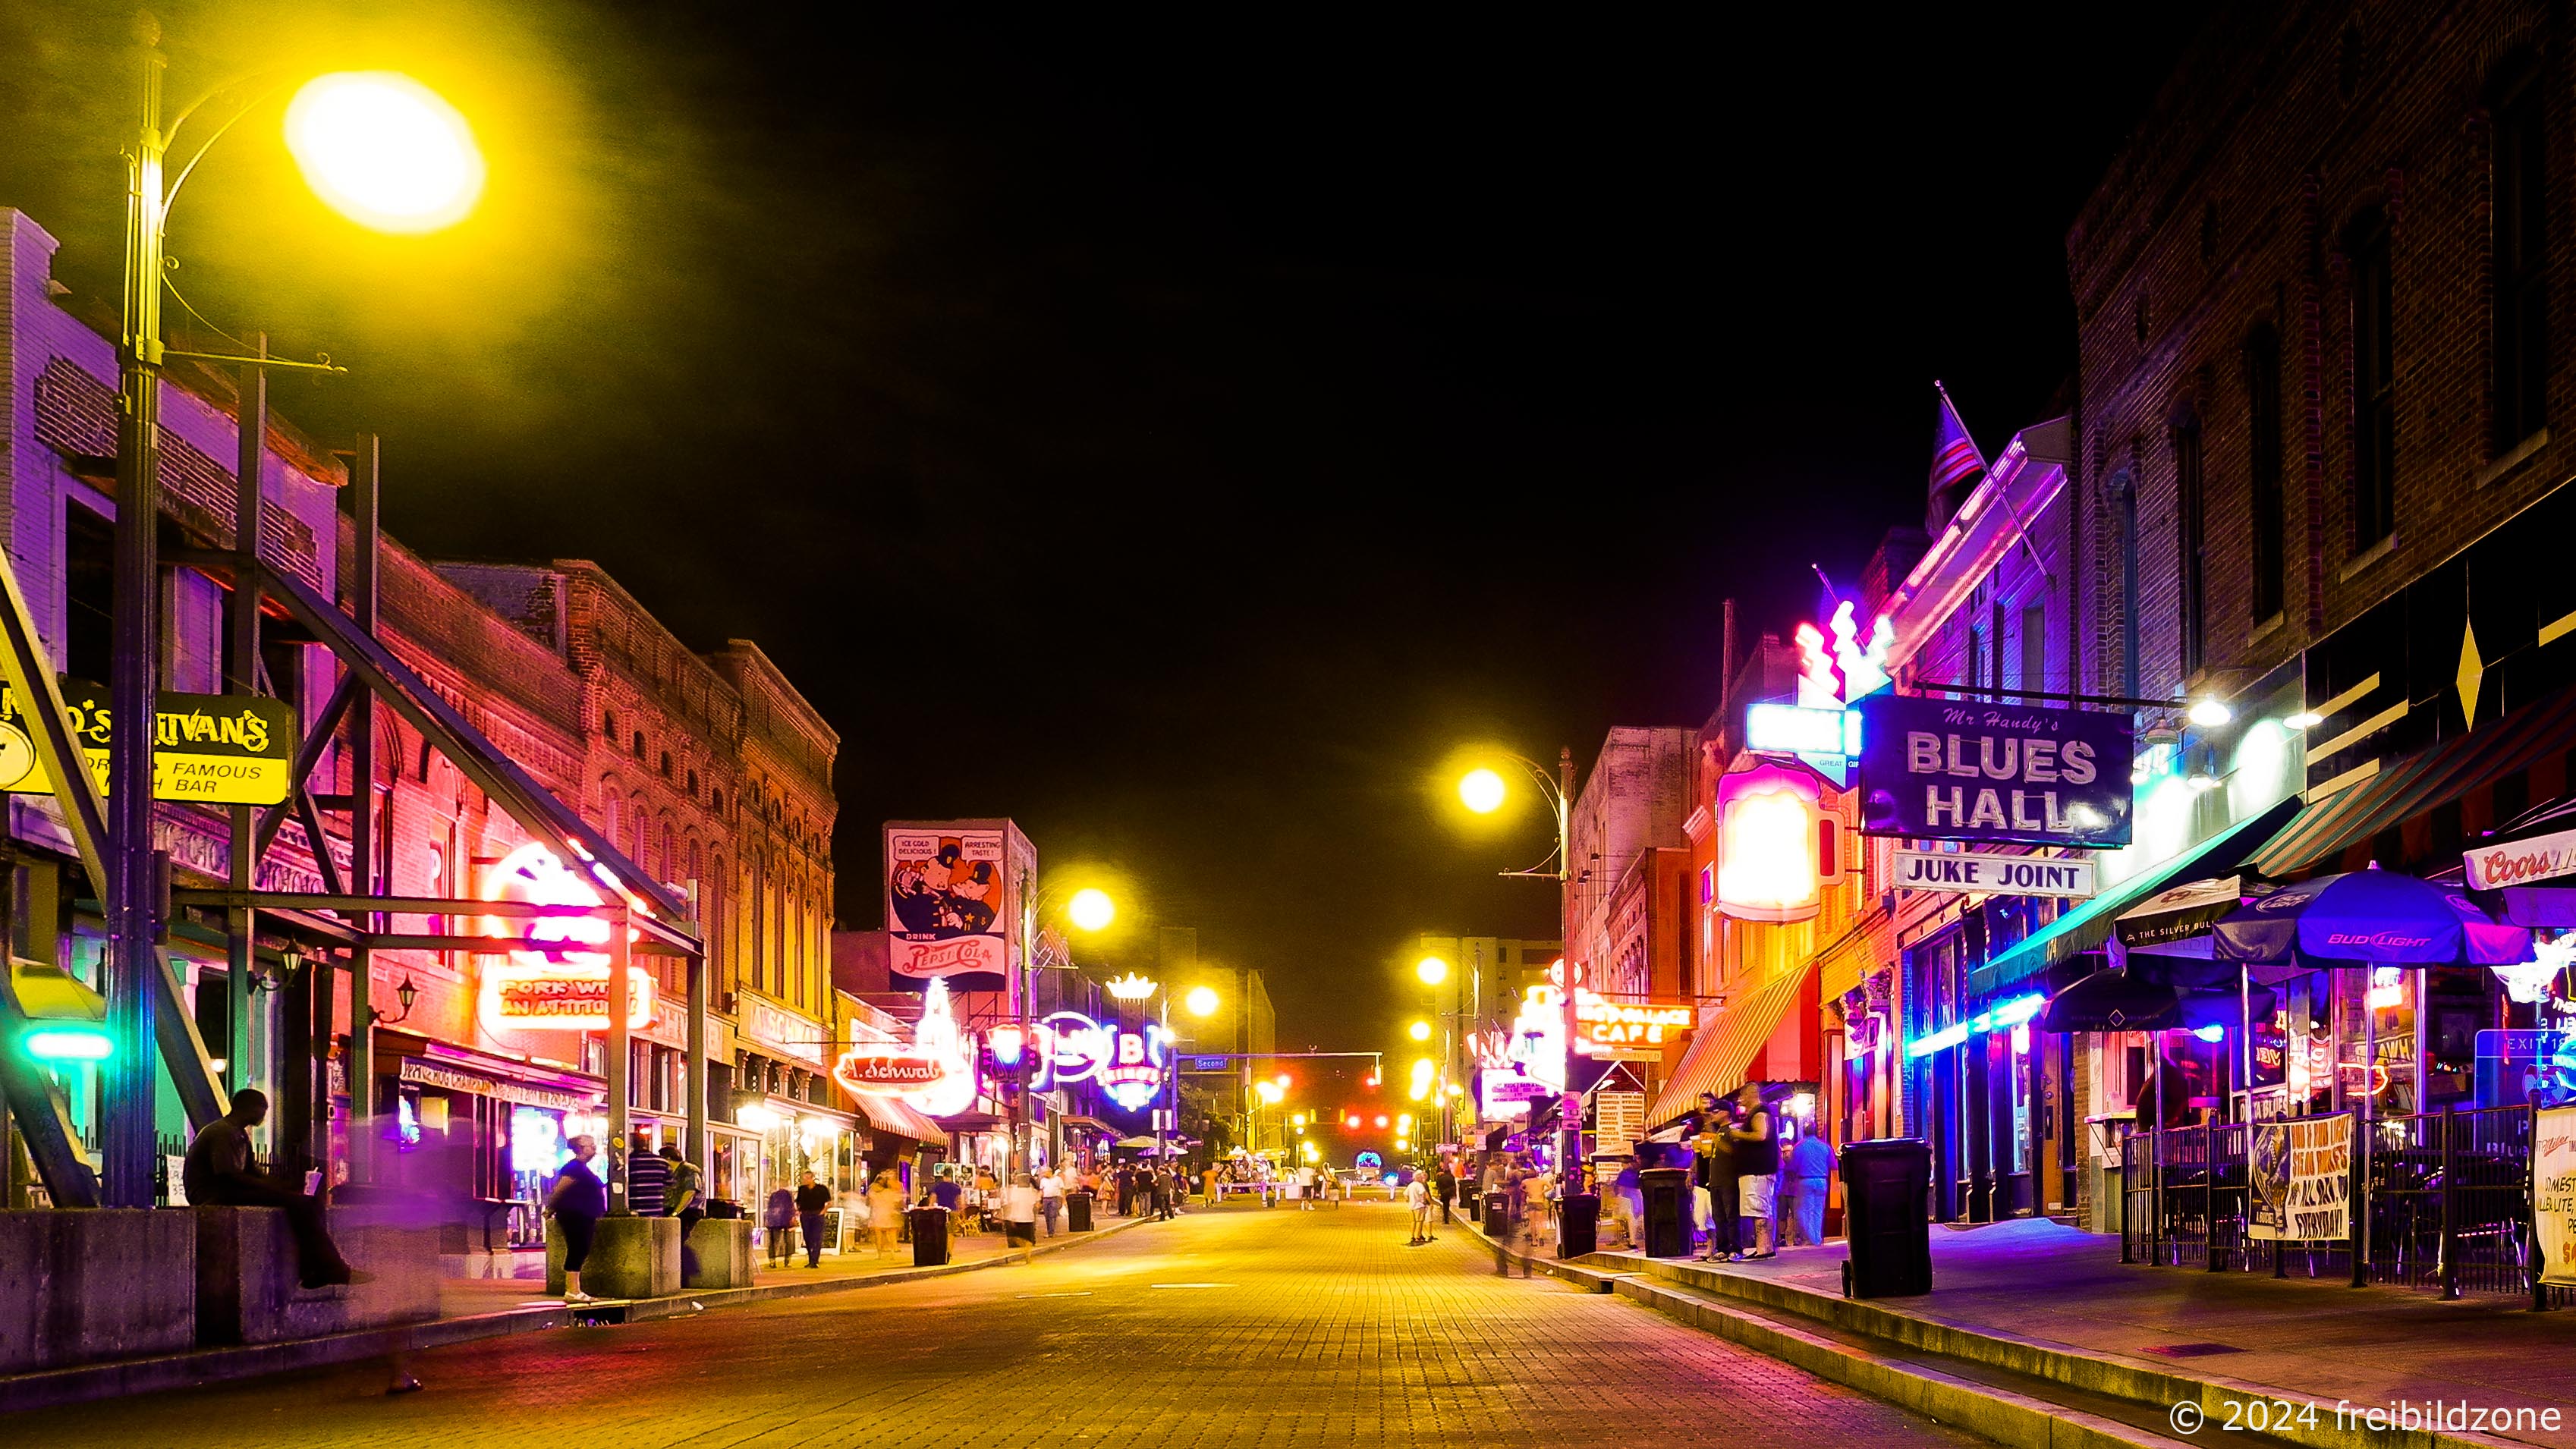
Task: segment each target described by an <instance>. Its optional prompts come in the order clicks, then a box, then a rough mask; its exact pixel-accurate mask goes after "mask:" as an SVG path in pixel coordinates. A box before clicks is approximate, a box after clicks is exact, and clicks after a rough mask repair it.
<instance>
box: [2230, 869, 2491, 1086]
mask: <svg viewBox="0 0 2576 1449" xmlns="http://www.w3.org/2000/svg"><path fill="white" fill-rule="evenodd" d="M2210 934H2211V936H2212V938H2213V939H2212V940H2211V943H2210V955H2211V956H2212V957H2214V958H2215V959H2217V960H2220V961H2235V962H2239V963H2242V964H2243V966H2244V967H2245V971H2246V976H2247V978H2248V979H2249V980H2251V981H2261V982H2263V983H2265V984H2266V985H2269V984H2272V983H2274V982H2278V981H2284V980H2287V979H2289V978H2290V977H2293V976H2296V975H2297V974H2299V973H2300V972H2302V971H2312V970H2330V969H2333V968H2335V967H2339V966H2363V967H2370V966H2413V967H2416V968H2417V969H2419V970H2420V969H2422V968H2423V967H2426V966H2512V965H2517V964H2519V963H2521V962H2524V961H2528V960H2530V959H2531V958H2532V949H2531V932H2529V931H2527V930H2525V929H2523V928H2522V927H2520V926H2506V925H2499V924H2498V923H2496V922H2495V921H2494V920H2491V919H2489V918H2488V916H2487V913H2486V912H2484V911H2481V910H2479V909H2478V908H2477V906H2476V905H2475V904H2474V903H2472V902H2471V901H2470V900H2469V898H2468V897H2467V896H2466V895H2465V894H2463V893H2461V892H2460V891H2459V890H2457V889H2446V888H2444V887H2441V886H2437V885H2433V884H2431V883H2429V882H2426V881H2420V880H2417V879H2416V878H2415V877H2413V876H2411V875H2401V874H2399V873H2398V872H2396V871H2393V870H2380V869H2378V868H2377V867H2376V866H2374V867H2372V868H2371V869H2369V870H2357V871H2353V872H2351V873H2349V874H2346V875H2329V876H2319V877H2318V878H2317V879H2315V880H2308V881H2301V882H2299V883H2298V884H2296V885H2292V886H2285V887H2283V888H2282V889H2280V890H2278V891H2275V892H2273V893H2272V894H2270V895H2268V896H2265V897H2263V898H2262V899H2261V900H2258V901H2253V902H2250V903H2248V904H2247V905H2245V906H2243V907H2241V908H2239V909H2238V910H2237V911H2236V912H2235V913H2234V914H2232V915H2229V916H2227V917H2225V918H2223V919H2221V920H2220V921H2219V922H2218V923H2217V924H2216V925H2214V926H2212V927H2211V928H2210ZM2418 999H2419V1000H2420V999H2421V986H2420V984H2419V986H2418ZM2361 1021H2362V1031H2363V1036H2362V1059H2363V1061H2365V1062H2367V1063H2371V1064H2374V1065H2375V1064H2376V1063H2377V1062H2378V1060H2379V1013H2378V1012H2376V1011H2364V1012H2363V1013H2362V1014H2361ZM2341 1058H2342V1051H2341V1048H2340V1047H2338V1048H2337V1050H2336V1059H2337V1061H2338V1062H2340V1061H2341ZM2417 1066H2418V1067H2419V1069H2420V1067H2421V1066H2422V1063H2421V1062H2419V1063H2417ZM2336 1070H2337V1071H2338V1072H2340V1071H2341V1067H2340V1066H2338V1067H2337V1069H2336ZM2371 1097H2372V1093H2371V1092H2369V1091H2367V1090H2365V1091H2364V1092H2363V1093H2362V1094H2361V1107H2362V1115H2363V1117H2364V1118H2365V1119H2367V1118H2369V1117H2370V1116H2372V1115H2374V1114H2373V1113H2372V1111H2371V1108H2372V1107H2373V1105H2374V1103H2373V1102H2372V1101H2371ZM2416 1105H2417V1106H2418V1107H2419V1108H2420V1107H2421V1106H2422V1105H2423V1104H2422V1103H2421V1102H2420V1101H2419V1102H2418V1103H2417V1104H2416Z"/></svg>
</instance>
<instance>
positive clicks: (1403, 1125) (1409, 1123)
mask: <svg viewBox="0 0 2576 1449" xmlns="http://www.w3.org/2000/svg"><path fill="white" fill-rule="evenodd" d="M1395 1130H1396V1131H1398V1132H1410V1131H1412V1130H1413V1114H1412V1113H1410V1112H1407V1113H1405V1114H1404V1115H1403V1116H1401V1117H1398V1118H1396V1119H1395Z"/></svg>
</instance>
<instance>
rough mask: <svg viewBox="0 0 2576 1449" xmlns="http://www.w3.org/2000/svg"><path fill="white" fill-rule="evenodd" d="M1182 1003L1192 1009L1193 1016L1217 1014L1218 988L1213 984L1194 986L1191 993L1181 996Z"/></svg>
mask: <svg viewBox="0 0 2576 1449" xmlns="http://www.w3.org/2000/svg"><path fill="white" fill-rule="evenodd" d="M1181 1004H1182V1005H1183V1006H1186V1007H1188V1008H1189V1009H1190V1015H1192V1016H1210V1015H1213V1014H1215V1012H1216V1007H1217V1000H1216V988H1215V987H1213V986H1193V987H1191V988H1190V994H1189V995H1187V996H1185V997H1182V998H1181Z"/></svg>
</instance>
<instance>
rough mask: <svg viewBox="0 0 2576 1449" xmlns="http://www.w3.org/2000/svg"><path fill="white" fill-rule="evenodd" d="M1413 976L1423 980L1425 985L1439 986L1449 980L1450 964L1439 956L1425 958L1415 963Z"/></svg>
mask: <svg viewBox="0 0 2576 1449" xmlns="http://www.w3.org/2000/svg"><path fill="white" fill-rule="evenodd" d="M1413 974H1414V975H1415V976H1418V977H1420V978H1421V979H1422V984H1423V985H1425V986H1437V985H1439V984H1440V983H1441V982H1443V981H1446V980H1448V979H1449V963H1448V962H1446V961H1443V960H1441V959H1440V958H1439V957H1437V956H1425V957H1423V958H1422V959H1421V960H1419V961H1416V962H1414V963H1413Z"/></svg>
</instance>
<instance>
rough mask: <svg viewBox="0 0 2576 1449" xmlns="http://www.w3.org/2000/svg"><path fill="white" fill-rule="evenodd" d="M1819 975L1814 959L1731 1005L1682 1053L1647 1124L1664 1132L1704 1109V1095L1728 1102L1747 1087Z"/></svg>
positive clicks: (1732, 1002)
mask: <svg viewBox="0 0 2576 1449" xmlns="http://www.w3.org/2000/svg"><path fill="white" fill-rule="evenodd" d="M1815 970H1816V963H1815V961H1814V960H1813V959H1812V958H1810V959H1809V960H1806V961H1803V962H1801V963H1799V964H1798V965H1797V966H1795V967H1792V968H1791V969H1789V970H1787V971H1784V972H1781V973H1780V974H1779V975H1778V976H1775V977H1773V978H1772V979H1771V980H1770V981H1769V982H1767V983H1765V984H1764V985H1763V986H1761V987H1760V988H1759V989H1757V990H1755V991H1754V992H1753V994H1752V995H1750V996H1747V997H1745V998H1744V999H1743V1000H1741V1001H1730V1002H1728V1003H1727V1004H1726V1006H1725V1008H1724V1009H1723V1010H1721V1011H1720V1012H1719V1013H1718V1016H1717V1020H1716V1021H1715V1022H1713V1023H1712V1024H1710V1025H1708V1026H1706V1027H1703V1028H1701V1030H1700V1033H1699V1035H1698V1036H1697V1037H1695V1038H1693V1039H1692V1041H1691V1044H1690V1050H1688V1051H1686V1052H1683V1053H1682V1061H1681V1065H1680V1066H1678V1067H1675V1068H1674V1069H1673V1079H1672V1080H1671V1081H1669V1082H1666V1083H1665V1084H1664V1090H1663V1093H1662V1095H1660V1096H1658V1097H1656V1098H1655V1106H1654V1110H1652V1111H1650V1112H1648V1113H1647V1114H1646V1120H1647V1121H1648V1122H1651V1123H1653V1124H1655V1125H1656V1126H1659V1127H1660V1126H1662V1125H1663V1124H1665V1123H1667V1122H1670V1121H1672V1120H1673V1119H1674V1118H1676V1117H1679V1116H1681V1115H1682V1114H1683V1113H1685V1112H1688V1111H1690V1110H1691V1109H1692V1108H1693V1107H1695V1106H1697V1105H1699V1099H1700V1094H1701V1093H1703V1092H1715V1093H1717V1094H1718V1095H1719V1096H1721V1097H1722V1096H1725V1095H1726V1094H1727V1093H1729V1092H1732V1091H1734V1090H1735V1089H1736V1088H1738V1087H1741V1086H1743V1085H1744V1073H1745V1070H1746V1069H1747V1068H1749V1067H1750V1066H1752V1065H1753V1059H1754V1058H1755V1057H1756V1056H1759V1055H1760V1054H1761V1052H1762V1048H1763V1047H1765V1046H1767V1045H1769V1044H1770V1041H1771V1034H1772V1033H1773V1032H1776V1031H1778V1030H1779V1029H1780V1022H1781V1020H1782V1019H1783V1018H1785V1017H1787V1016H1788V1014H1789V1008H1791V1007H1793V1006H1795V1005H1797V1003H1798V995H1799V992H1800V991H1801V989H1803V988H1804V987H1805V986H1806V984H1807V980H1808V978H1809V977H1810V976H1812V975H1813V974H1814V973H1815Z"/></svg>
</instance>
